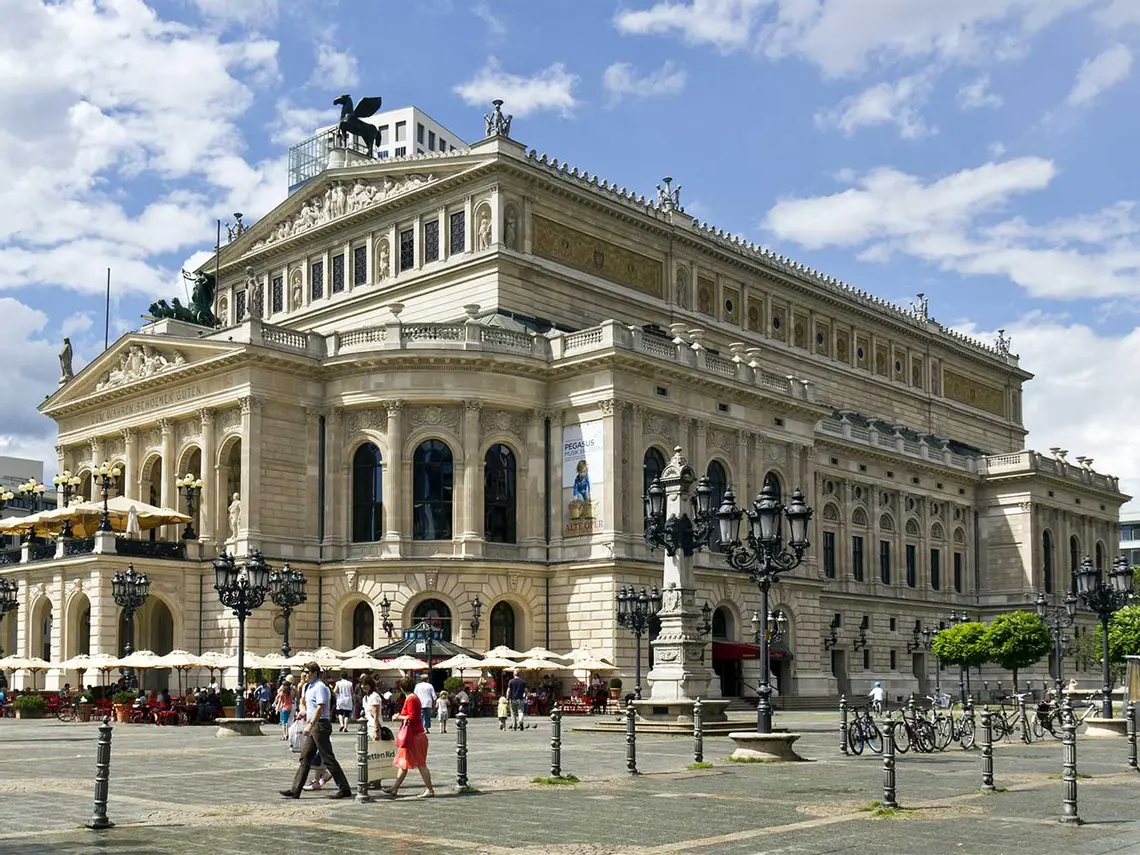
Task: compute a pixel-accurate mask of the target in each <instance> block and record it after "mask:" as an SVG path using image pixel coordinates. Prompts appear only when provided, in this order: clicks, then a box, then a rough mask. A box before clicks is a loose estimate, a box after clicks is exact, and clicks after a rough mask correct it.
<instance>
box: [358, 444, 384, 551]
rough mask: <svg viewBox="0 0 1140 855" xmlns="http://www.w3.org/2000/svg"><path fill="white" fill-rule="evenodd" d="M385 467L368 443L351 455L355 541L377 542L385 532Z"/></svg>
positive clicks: (378, 454) (371, 445)
mask: <svg viewBox="0 0 1140 855" xmlns="http://www.w3.org/2000/svg"><path fill="white" fill-rule="evenodd" d="M383 507H384V468H383V466H382V465H381V460H380V449H379V448H377V447H376V446H375V445H373V444H372V443H370V442H368V443H365V444H364V445H362V446H360V448H358V449H357V450H356V454H355V455H353V458H352V542H353V543H374V542H376V541H378V540H380V538H381V537H383V534H384V521H383Z"/></svg>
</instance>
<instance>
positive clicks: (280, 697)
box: [273, 674, 294, 739]
mask: <svg viewBox="0 0 1140 855" xmlns="http://www.w3.org/2000/svg"><path fill="white" fill-rule="evenodd" d="M293 702H294V692H293V675H292V674H287V675H286V676H285V681H284V682H283V683H282V684H281V688H280V689H278V690H277V697H276V698H275V699H274V702H273V705H274V707H275V708H276V710H277V717H278V719H279V720H280V722H281V738H282V739H288V738H289V725H290V724H291V723H292V721H293Z"/></svg>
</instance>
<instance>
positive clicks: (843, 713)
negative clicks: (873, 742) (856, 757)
mask: <svg viewBox="0 0 1140 855" xmlns="http://www.w3.org/2000/svg"><path fill="white" fill-rule="evenodd" d="M839 750H840V752H841V753H842V754H844V755H846V754H847V696H846V695H840V696H839Z"/></svg>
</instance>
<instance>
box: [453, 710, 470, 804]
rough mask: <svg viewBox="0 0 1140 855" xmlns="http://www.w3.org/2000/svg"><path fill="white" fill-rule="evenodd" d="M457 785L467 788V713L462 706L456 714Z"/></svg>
mask: <svg viewBox="0 0 1140 855" xmlns="http://www.w3.org/2000/svg"><path fill="white" fill-rule="evenodd" d="M455 786H456V787H458V788H459V789H460V790H466V789H467V713H466V712H465V711H464V710H463V708H462V707H460V709H459V712H458V713H457V714H456V716H455Z"/></svg>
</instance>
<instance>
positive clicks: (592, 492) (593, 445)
mask: <svg viewBox="0 0 1140 855" xmlns="http://www.w3.org/2000/svg"><path fill="white" fill-rule="evenodd" d="M605 467H606V461H605V439H604V435H603V433H602V422H600V421H596V422H583V423H581V424H577V425H567V426H566V427H564V428H563V429H562V496H563V504H564V505H565V506H566V516H565V520H564V525H563V529H562V535H563V537H578V536H580V535H584V534H593V533H594V532H596V531H601V530H602V496H603V494H604V492H605V480H606V479H605Z"/></svg>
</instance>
